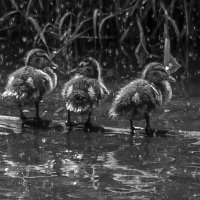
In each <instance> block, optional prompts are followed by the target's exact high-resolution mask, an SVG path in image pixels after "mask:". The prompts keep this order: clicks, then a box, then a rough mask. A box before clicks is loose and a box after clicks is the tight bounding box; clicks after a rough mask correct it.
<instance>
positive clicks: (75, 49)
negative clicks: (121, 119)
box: [0, 0, 200, 74]
mask: <svg viewBox="0 0 200 200" xmlns="http://www.w3.org/2000/svg"><path fill="white" fill-rule="evenodd" d="M194 8H195V9H194ZM199 14H200V3H199V2H198V1H197V0H184V1H178V0H169V1H166V0H161V1H157V0H143V1H142V0H126V1H122V0H99V1H95V0H76V1H71V0H57V1H56V0H48V1H47V0H7V1H5V0H0V25H1V26H0V27H1V28H0V38H3V39H4V41H6V42H5V45H6V48H7V49H9V48H11V47H12V48H13V47H14V46H16V48H17V47H19V46H22V47H23V48H25V49H28V48H30V47H32V46H39V47H43V48H45V49H46V50H47V51H49V52H51V51H53V50H56V51H55V57H57V58H58V59H59V60H60V62H63V63H64V64H63V67H67V68H69V67H71V66H70V65H71V64H72V63H74V64H76V62H78V61H79V59H81V58H82V57H84V56H87V55H92V56H94V57H96V59H98V60H99V61H100V62H101V63H104V65H103V67H104V68H105V69H108V68H110V69H112V71H113V72H112V73H111V74H115V73H117V72H116V71H117V70H118V69H119V67H118V66H119V65H121V66H123V67H121V68H120V69H121V70H122V71H123V70H124V71H125V72H127V70H134V69H136V68H137V67H139V68H140V67H142V66H143V65H144V63H145V62H147V61H148V60H150V59H152V58H153V59H157V60H160V61H161V60H163V55H164V54H165V58H164V63H165V64H166V63H168V62H170V59H169V58H170V56H172V55H173V57H178V58H179V59H180V62H181V63H182V64H183V66H184V69H185V71H186V72H187V71H188V70H189V61H190V57H189V55H191V52H190V51H192V55H195V53H196V52H197V51H198V47H195V48H194V49H191V48H190V38H191V36H193V35H195V33H194V32H195V30H199V28H200V24H199V23H198V20H196V21H195V20H194V19H193V18H194V17H195V16H198V15H199ZM191 24H192V25H193V26H194V27H195V29H193V27H191ZM164 27H165V28H164ZM164 29H165V30H164ZM166 30H167V35H166V34H164V32H166ZM194 39H195V41H193V42H194V43H198V42H199V37H195V38H194ZM169 44H170V48H169V47H167V48H168V50H167V51H168V53H167V54H166V52H167V51H166V48H165V49H164V46H165V47H166V45H168V46H169ZM18 45H19V46H18ZM169 49H170V50H169ZM0 51H1V47H0ZM169 51H170V52H169ZM164 52H165V53H164ZM166 56H168V58H167V57H166ZM112 58H113V59H114V62H118V63H114V64H113V62H112V61H111V63H112V65H111V63H110V64H109V62H107V61H106V59H107V60H109V59H110V60H112ZM124 60H126V62H127V63H126V64H124ZM132 63H135V65H133V64H132ZM72 65H73V64H72ZM113 65H114V66H115V67H113Z"/></svg>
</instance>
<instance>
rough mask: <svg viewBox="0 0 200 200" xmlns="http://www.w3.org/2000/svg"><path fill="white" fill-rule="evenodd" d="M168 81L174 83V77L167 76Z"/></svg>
mask: <svg viewBox="0 0 200 200" xmlns="http://www.w3.org/2000/svg"><path fill="white" fill-rule="evenodd" d="M168 81H170V82H176V79H175V78H174V77H172V76H171V75H169V77H168Z"/></svg>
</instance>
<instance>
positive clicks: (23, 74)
mask: <svg viewBox="0 0 200 200" xmlns="http://www.w3.org/2000/svg"><path fill="white" fill-rule="evenodd" d="M56 68H58V66H57V65H56V64H55V63H54V62H53V61H52V60H51V58H50V56H49V55H48V54H47V53H46V52H45V51H43V50H41V49H32V50H30V51H29V52H28V53H27V55H26V57H25V66H23V67H21V68H20V69H17V70H16V71H14V72H13V73H11V74H10V75H9V77H8V82H7V85H6V87H5V92H4V93H3V94H2V97H3V98H9V99H11V100H13V101H14V102H15V103H16V104H17V105H18V108H19V111H20V117H21V120H22V121H25V120H26V119H27V117H26V116H25V115H24V113H23V110H22V107H23V106H26V105H30V104H35V109H36V120H37V121H38V122H39V121H41V118H40V115H39V104H40V101H41V100H42V98H43V97H44V96H45V95H46V94H48V93H50V92H51V91H52V90H53V89H54V88H55V87H56V85H57V75H56V74H55V73H54V71H53V69H56Z"/></svg>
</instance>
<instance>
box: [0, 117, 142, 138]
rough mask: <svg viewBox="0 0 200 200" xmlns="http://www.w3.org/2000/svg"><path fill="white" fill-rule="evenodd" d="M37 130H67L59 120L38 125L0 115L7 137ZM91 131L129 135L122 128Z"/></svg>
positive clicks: (0, 129) (81, 126) (1, 128)
mask: <svg viewBox="0 0 200 200" xmlns="http://www.w3.org/2000/svg"><path fill="white" fill-rule="evenodd" d="M26 127H29V128H37V129H38V128H39V129H44V130H51V129H53V130H56V131H64V130H67V127H66V125H65V122H64V121H61V120H46V119H43V120H42V122H40V123H38V122H37V121H36V120H35V119H34V118H29V119H27V120H25V121H23V122H22V120H21V119H20V118H19V117H13V116H4V115H0V134H2V135H8V134H11V133H21V132H22V129H23V128H26ZM83 129H84V124H77V126H74V127H73V130H83ZM90 130H91V131H93V132H103V133H107V134H110V133H113V134H127V135H130V129H124V128H114V127H107V126H98V125H95V126H92V127H91V129H90ZM136 130H137V131H142V130H144V129H143V128H141V127H136Z"/></svg>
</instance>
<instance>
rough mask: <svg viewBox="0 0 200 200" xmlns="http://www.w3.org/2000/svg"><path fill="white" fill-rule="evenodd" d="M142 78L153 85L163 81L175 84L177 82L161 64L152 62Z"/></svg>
mask: <svg viewBox="0 0 200 200" xmlns="http://www.w3.org/2000/svg"><path fill="white" fill-rule="evenodd" d="M142 78H144V79H146V80H148V81H149V82H151V83H160V82H162V81H171V82H175V81H176V80H175V79H174V78H173V77H172V76H171V75H170V74H169V73H168V72H167V71H166V70H165V68H164V66H163V65H162V64H161V63H157V62H152V63H150V64H148V65H147V66H146V67H145V69H144V71H143V75H142Z"/></svg>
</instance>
